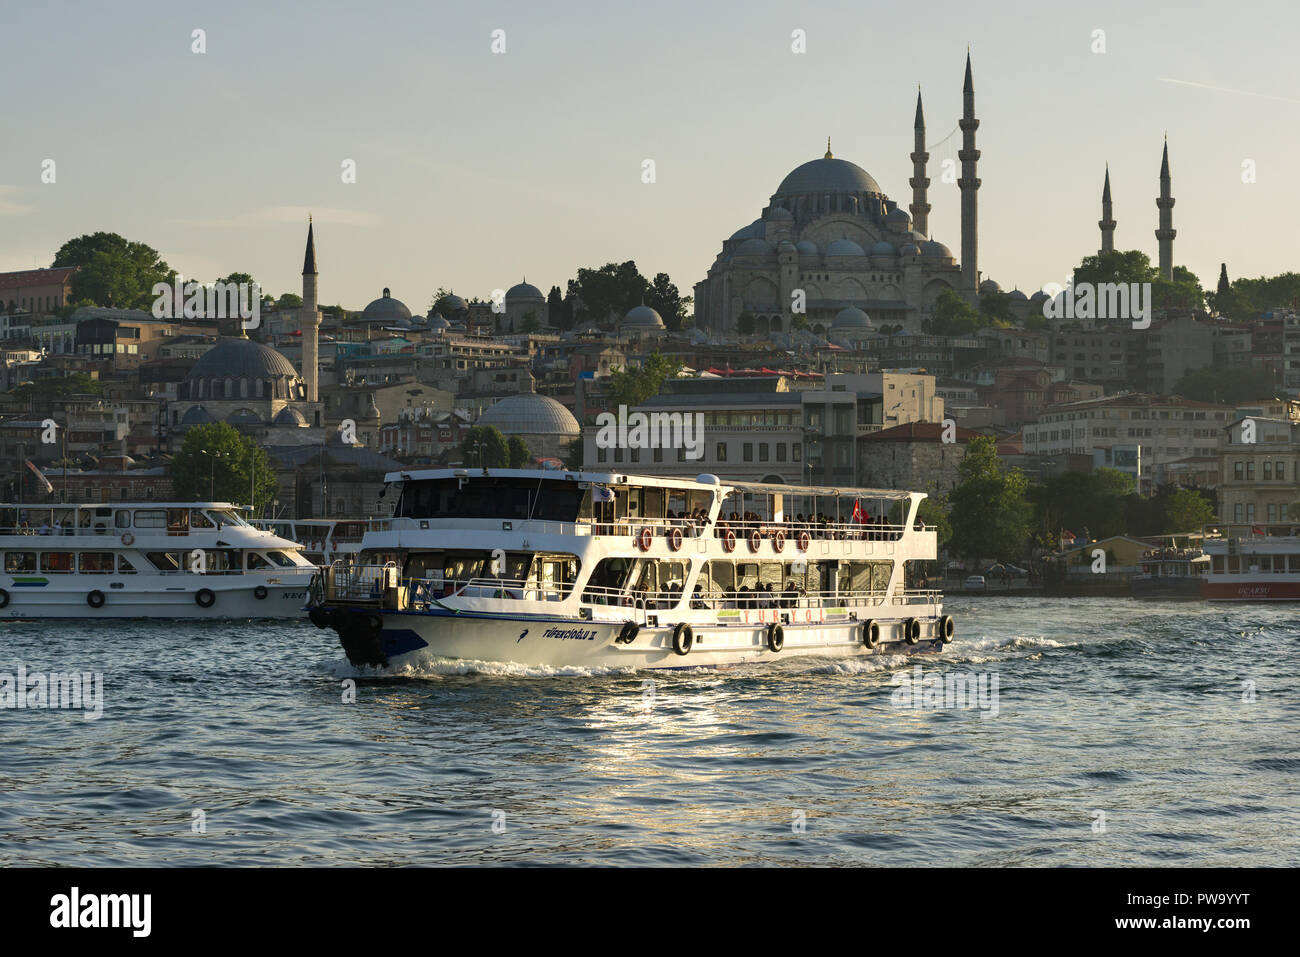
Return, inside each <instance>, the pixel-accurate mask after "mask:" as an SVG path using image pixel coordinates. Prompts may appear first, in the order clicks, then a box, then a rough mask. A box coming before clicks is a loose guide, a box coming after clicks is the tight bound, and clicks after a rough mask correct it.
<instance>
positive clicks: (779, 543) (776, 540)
mask: <svg viewBox="0 0 1300 957" xmlns="http://www.w3.org/2000/svg"><path fill="white" fill-rule="evenodd" d="M783 548H785V532H782V531H778V532H777V533H776V534H775V535H773V536H772V551H774V552H779V551H781V549H783Z"/></svg>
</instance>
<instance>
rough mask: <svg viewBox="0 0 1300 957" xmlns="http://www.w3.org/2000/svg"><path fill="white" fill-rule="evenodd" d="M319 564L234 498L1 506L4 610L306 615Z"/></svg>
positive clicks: (27, 615)
mask: <svg viewBox="0 0 1300 957" xmlns="http://www.w3.org/2000/svg"><path fill="white" fill-rule="evenodd" d="M316 570H317V568H316V566H315V565H313V564H312V563H311V562H309V561H308V560H307V559H306V558H304V557H303V555H302V553H301V549H300V548H299V547H298V545H297V543H296V542H293V541H290V540H288V539H285V538H282V537H280V536H277V535H274V534H272V533H271V532H267V531H262V530H260V529H256V528H254V527H253V526H251V525H250V524H249V523H248V522H247V521H245V520H244V519H243V518H242V517H241V516H240V514H239V510H238V507H237V506H234V505H231V504H229V503H227V502H148V503H141V502H136V503H126V502H122V503H101V504H85V505H74V504H65V505H21V504H20V505H0V618H22V619H45V618H180V619H190V618H297V617H299V616H301V614H302V609H303V606H304V604H305V603H306V599H307V586H308V585H309V584H310V582H311V577H312V575H313V574H315V572H316Z"/></svg>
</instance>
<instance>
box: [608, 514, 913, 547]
mask: <svg viewBox="0 0 1300 957" xmlns="http://www.w3.org/2000/svg"><path fill="white" fill-rule="evenodd" d="M592 528H593V529H594V534H596V535H607V536H620V535H621V536H626V537H629V538H635V537H636V536H638V535H640V534H641V530H642V529H646V528H648V529H649V530H650V534H651V536H652V537H654V538H659V537H663V536H667V535H669V534H671V533H672V530H673V529H675V528H676V529H681V531H682V535H683V537H685V538H706V537H709V536H712V537H714V538H724V537H725V536H726V534H727V532H728V531H730V532H732V533H734V534H735V536H736V539H737V540H745V539H748V538H750V537H751V536H752V535H753V534H755V533H757V534H758V537H759V538H760V539H772V538H775V537H776V535H777V533H778V532H779V533H781V535H783V536H784V538H785V540H786V541H795V542H797V541H798V539H799V537H800V535H803V534H807V536H808V538H809V540H810V541H861V542H866V541H873V542H875V541H879V542H896V541H898V540H899V539H901V538H902V537H903V533H904V532H905V531H907V527H906V526H905V525H891V524H887V523H883V524H882V523H877V522H871V523H864V522H824V523H823V522H800V521H780V522H778V521H773V520H768V519H746V520H739V519H738V520H734V521H733V520H731V519H724V518H719V519H718V520H717V521H715V522H706V521H703V520H701V519H696V518H620V519H618V520H616V521H614V522H600V521H595V522H593V523H592ZM913 528H914V530H915V531H918V532H922V531H932V530H933V527H932V526H928V525H923V524H921V523H919V522H918V523H917V524H916V525H915V526H913Z"/></svg>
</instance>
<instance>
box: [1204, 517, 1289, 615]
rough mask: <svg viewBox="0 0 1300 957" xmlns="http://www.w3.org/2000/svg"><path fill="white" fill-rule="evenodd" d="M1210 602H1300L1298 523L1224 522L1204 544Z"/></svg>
mask: <svg viewBox="0 0 1300 957" xmlns="http://www.w3.org/2000/svg"><path fill="white" fill-rule="evenodd" d="M1203 548H1204V550H1205V554H1206V555H1208V556H1209V558H1210V570H1209V574H1208V575H1207V576H1206V579H1205V589H1204V591H1205V597H1206V598H1208V599H1209V600H1210V601H1300V536H1297V535H1296V527H1295V526H1294V525H1277V524H1273V525H1223V526H1220V527H1219V529H1218V537H1207V538H1206V539H1205V544H1204V546H1203Z"/></svg>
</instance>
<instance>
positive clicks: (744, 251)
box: [736, 239, 772, 256]
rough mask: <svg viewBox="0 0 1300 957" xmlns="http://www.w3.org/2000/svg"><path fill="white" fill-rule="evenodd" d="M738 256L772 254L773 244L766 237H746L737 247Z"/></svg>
mask: <svg viewBox="0 0 1300 957" xmlns="http://www.w3.org/2000/svg"><path fill="white" fill-rule="evenodd" d="M736 255H737V256H770V255H772V244H771V243H769V242H768V241H767V240H766V239H746V240H745V241H744V242H743V243H741V244H740V245H739V246H737V247H736Z"/></svg>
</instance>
